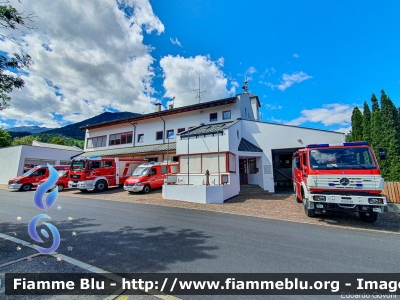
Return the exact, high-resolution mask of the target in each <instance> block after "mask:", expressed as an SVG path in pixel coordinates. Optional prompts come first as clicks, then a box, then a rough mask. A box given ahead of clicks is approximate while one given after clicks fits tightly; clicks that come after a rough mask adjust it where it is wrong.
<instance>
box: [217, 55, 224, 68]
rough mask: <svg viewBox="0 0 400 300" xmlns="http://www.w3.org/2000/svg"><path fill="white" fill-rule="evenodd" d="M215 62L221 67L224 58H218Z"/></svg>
mask: <svg viewBox="0 0 400 300" xmlns="http://www.w3.org/2000/svg"><path fill="white" fill-rule="evenodd" d="M217 64H218V66H220V67H223V66H224V64H225V58H223V57H220V58H218V60H217Z"/></svg>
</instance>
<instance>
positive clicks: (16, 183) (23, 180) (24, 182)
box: [8, 166, 69, 191]
mask: <svg viewBox="0 0 400 300" xmlns="http://www.w3.org/2000/svg"><path fill="white" fill-rule="evenodd" d="M52 167H53V168H54V169H56V170H57V171H60V170H68V169H69V166H52ZM49 175H50V172H49V168H48V167H47V166H36V167H35V168H33V169H31V170H29V171H28V172H26V173H24V174H23V175H22V176H18V177H15V178H13V179H11V180H9V181H8V188H9V189H14V190H21V191H29V190H31V189H32V188H36V187H37V186H38V185H39V182H40V181H42V180H46V179H47V178H48V177H49Z"/></svg>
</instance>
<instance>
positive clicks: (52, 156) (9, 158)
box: [0, 145, 82, 184]
mask: <svg viewBox="0 0 400 300" xmlns="http://www.w3.org/2000/svg"><path fill="white" fill-rule="evenodd" d="M80 153H82V152H81V151H70V150H60V149H54V148H45V147H35V146H25V145H23V146H15V147H7V148H1V149H0V170H1V171H0V184H6V183H8V181H9V180H10V179H11V178H14V177H16V176H20V175H22V174H23V170H24V164H25V159H32V160H52V161H55V164H56V165H58V164H60V160H68V161H69V160H71V156H75V155H77V154H80ZM44 163H45V162H44ZM44 163H43V164H44ZM3 170H5V171H3Z"/></svg>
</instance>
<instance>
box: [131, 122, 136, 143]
mask: <svg viewBox="0 0 400 300" xmlns="http://www.w3.org/2000/svg"><path fill="white" fill-rule="evenodd" d="M136 124H137V123H131V125H132V126H133V127H134V129H133V147H135V142H136Z"/></svg>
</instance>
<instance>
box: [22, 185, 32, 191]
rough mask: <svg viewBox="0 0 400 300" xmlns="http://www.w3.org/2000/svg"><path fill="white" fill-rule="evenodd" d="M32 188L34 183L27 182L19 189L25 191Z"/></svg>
mask: <svg viewBox="0 0 400 300" xmlns="http://www.w3.org/2000/svg"><path fill="white" fill-rule="evenodd" d="M31 189H32V185H31V184H28V183H27V184H24V185H22V186H21V188H20V189H19V190H20V191H24V192H28V191H30V190H31Z"/></svg>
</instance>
